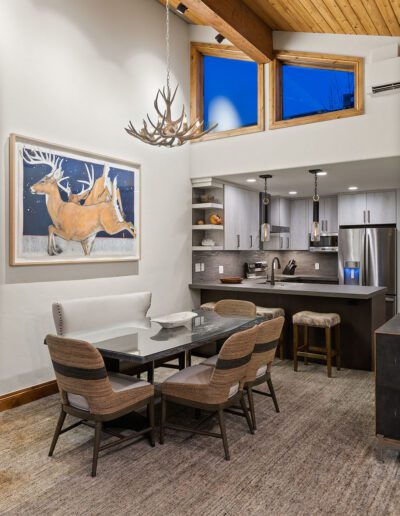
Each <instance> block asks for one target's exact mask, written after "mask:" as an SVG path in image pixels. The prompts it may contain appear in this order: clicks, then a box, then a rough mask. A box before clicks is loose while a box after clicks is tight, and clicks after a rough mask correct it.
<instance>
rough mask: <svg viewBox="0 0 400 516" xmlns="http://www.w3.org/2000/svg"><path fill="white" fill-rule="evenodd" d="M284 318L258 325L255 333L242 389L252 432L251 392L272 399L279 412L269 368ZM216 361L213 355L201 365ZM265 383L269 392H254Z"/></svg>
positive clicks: (211, 363) (254, 415) (209, 364)
mask: <svg viewBox="0 0 400 516" xmlns="http://www.w3.org/2000/svg"><path fill="white" fill-rule="evenodd" d="M284 322H285V319H284V317H277V318H276V319H271V320H269V321H264V322H262V323H260V324H259V325H258V326H257V328H258V333H257V339H256V344H255V346H254V351H253V355H252V357H251V360H250V362H249V365H248V367H247V371H246V378H245V385H244V389H245V390H246V392H247V396H248V399H249V408H250V414H251V420H252V425H253V428H254V430H256V429H257V424H256V414H255V408H254V398H253V392H255V393H257V394H263V395H264V396H269V397H271V398H272V400H273V402H274V406H275V410H276V412H279V405H278V400H277V398H276V394H275V390H274V386H273V383H272V379H271V368H272V363H273V360H274V358H275V353H276V348H277V347H278V344H279V339H280V336H281V333H282V329H283V325H284ZM217 361H218V355H214V356H212V357H210V358H208V359H207V360H205V361H204V362H202V364H203V365H207V366H211V367H215V366H216V364H217ZM265 382H266V383H267V385H268V389H269V392H268V391H267V392H264V391H259V390H255V389H254V388H253V387H255V386H257V385H261V384H263V383H265Z"/></svg>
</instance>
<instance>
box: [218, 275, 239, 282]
mask: <svg viewBox="0 0 400 516" xmlns="http://www.w3.org/2000/svg"><path fill="white" fill-rule="evenodd" d="M219 281H220V282H221V283H230V284H234V283H242V281H243V278H241V277H240V276H225V277H223V278H219Z"/></svg>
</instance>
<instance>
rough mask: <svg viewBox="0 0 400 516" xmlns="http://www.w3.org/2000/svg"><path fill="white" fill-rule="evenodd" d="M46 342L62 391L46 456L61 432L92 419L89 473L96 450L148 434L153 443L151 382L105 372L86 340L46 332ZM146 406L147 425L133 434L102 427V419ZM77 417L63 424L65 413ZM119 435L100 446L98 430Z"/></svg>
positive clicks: (95, 468)
mask: <svg viewBox="0 0 400 516" xmlns="http://www.w3.org/2000/svg"><path fill="white" fill-rule="evenodd" d="M45 343H46V344H47V346H48V348H49V352H50V356H51V360H52V362H53V367H54V371H55V374H56V379H57V384H58V388H59V391H60V395H61V412H60V416H59V419H58V422H57V426H56V430H55V432H54V437H53V440H52V443H51V446H50V451H49V456H52V455H53V452H54V448H55V446H56V444H57V441H58V437H59V436H60V434H63V433H65V432H67V431H68V430H71V429H73V428H75V427H77V426H78V425H80V424H87V421H93V422H94V428H95V439H94V447H93V462H92V477H95V476H96V470H97V460H98V455H99V451H101V450H105V449H106V448H110V447H112V446H115V445H116V444H120V443H122V442H127V441H131V440H133V439H136V438H138V437H140V436H142V435H144V434H148V436H149V439H150V444H151V445H152V446H154V444H155V443H154V386H153V385H151V384H150V383H148V382H145V381H141V380H137V379H136V378H132V377H130V376H127V375H122V374H119V373H107V371H106V368H105V366H104V361H103V357H102V356H101V354H100V353H99V351H98V350H97V349H96V348H95V347H94V346H92V345H91V344H89V343H88V342H84V341H80V340H74V339H68V338H64V337H58V336H55V335H48V336H47V337H46V340H45ZM146 406H147V414H148V419H149V425H148V427H146V428H144V429H143V430H141V431H139V432H135V433H134V434H133V435H132V434H130V435H128V436H123V435H121V434H118V433H116V432H113V431H111V429H104V428H103V422H106V421H112V420H114V419H116V418H118V417H121V416H124V415H126V414H129V413H130V412H132V411H133V410H139V409H141V408H143V407H146ZM67 414H70V415H71V416H74V417H77V418H78V419H79V421H78V422H76V423H73V424H71V425H70V426H68V427H67V428H64V429H63V428H62V427H63V424H64V421H65V418H66V415H67ZM89 426H91V425H89ZM102 431H104V432H105V433H109V434H111V435H113V436H115V437H118V439H117V440H116V441H112V442H110V443H107V444H105V445H103V446H101V447H100V441H101V433H102Z"/></svg>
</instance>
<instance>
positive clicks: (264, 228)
mask: <svg viewBox="0 0 400 516" xmlns="http://www.w3.org/2000/svg"><path fill="white" fill-rule="evenodd" d="M271 177H272V176H271V175H270V174H263V175H262V176H260V178H261V179H264V192H261V193H260V197H261V198H262V203H261V206H262V212H263V213H262V217H261V221H262V223H261V235H260V240H261V242H269V240H270V238H271V226H270V224H269V222H268V204H269V195H268V187H267V181H268V179H271Z"/></svg>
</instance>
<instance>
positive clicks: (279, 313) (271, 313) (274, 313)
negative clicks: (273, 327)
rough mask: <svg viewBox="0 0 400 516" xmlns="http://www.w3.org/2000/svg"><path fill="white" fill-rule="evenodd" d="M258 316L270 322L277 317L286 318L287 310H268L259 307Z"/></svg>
mask: <svg viewBox="0 0 400 516" xmlns="http://www.w3.org/2000/svg"><path fill="white" fill-rule="evenodd" d="M257 315H258V316H259V317H264V318H265V319H267V321H269V320H270V319H276V318H277V317H285V310H284V309H283V308H266V307H264V306H257Z"/></svg>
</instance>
